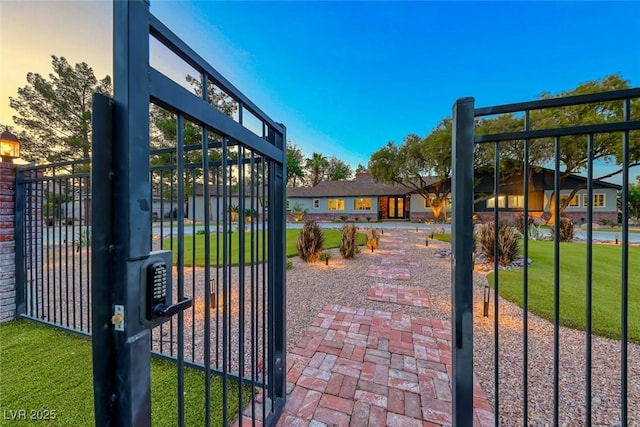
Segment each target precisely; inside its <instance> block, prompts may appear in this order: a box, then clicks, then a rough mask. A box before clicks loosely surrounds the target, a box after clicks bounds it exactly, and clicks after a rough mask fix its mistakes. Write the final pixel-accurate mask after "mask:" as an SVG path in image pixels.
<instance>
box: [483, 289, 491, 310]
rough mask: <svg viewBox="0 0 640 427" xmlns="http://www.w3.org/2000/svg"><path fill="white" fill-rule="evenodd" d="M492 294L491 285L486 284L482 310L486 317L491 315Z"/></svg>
mask: <svg viewBox="0 0 640 427" xmlns="http://www.w3.org/2000/svg"><path fill="white" fill-rule="evenodd" d="M490 295H491V288H490V287H489V285H484V307H483V311H482V315H483V316H484V317H489V297H490Z"/></svg>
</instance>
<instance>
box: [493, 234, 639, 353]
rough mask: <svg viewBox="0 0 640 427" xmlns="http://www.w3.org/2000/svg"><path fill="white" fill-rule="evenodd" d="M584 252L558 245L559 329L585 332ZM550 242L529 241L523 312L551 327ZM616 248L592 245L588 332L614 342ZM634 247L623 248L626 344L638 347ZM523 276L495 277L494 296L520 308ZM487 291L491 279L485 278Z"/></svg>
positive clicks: (504, 274)
mask: <svg viewBox="0 0 640 427" xmlns="http://www.w3.org/2000/svg"><path fill="white" fill-rule="evenodd" d="M586 250H587V245H584V244H580V243H561V244H560V324H562V325H565V326H568V327H571V328H576V329H581V330H584V329H585V325H586V309H585V307H586V301H585V299H586ZM553 254H554V249H553V242H549V241H530V242H529V258H531V259H532V260H533V263H532V264H531V265H530V266H529V310H530V311H531V312H533V313H535V314H537V315H539V316H541V317H543V318H545V319H547V320H550V321H553V287H554V285H553V284H554V280H553V277H554V265H553ZM621 258H622V248H621V246H614V245H593V276H592V277H593V279H592V280H593V292H592V294H593V311H592V313H593V331H594V333H595V334H598V335H602V336H606V337H609V338H613V339H620V334H621V324H622V322H621V317H620V316H621V295H622V293H621V292H622V291H621V288H620V283H621V267H620V265H621ZM637 260H640V247H638V246H631V247H629V261H630V262H629V276H628V277H629V298H628V301H629V311H628V313H629V324H628V325H629V329H628V331H629V340H630V341H632V342H636V343H640V316H638V313H640V279H639V278H640V262H637ZM522 276H523V270H521V269H517V270H507V271H501V272H500V274H499V280H500V281H499V289H500V295H502V296H503V297H504V298H506V299H508V300H510V301H513V302H515V303H517V304H519V305H520V306H522V296H523V292H522ZM487 279H488V281H489V284H491V285H492V286H493V280H494V279H493V274H490V275H489V276H488V278H487Z"/></svg>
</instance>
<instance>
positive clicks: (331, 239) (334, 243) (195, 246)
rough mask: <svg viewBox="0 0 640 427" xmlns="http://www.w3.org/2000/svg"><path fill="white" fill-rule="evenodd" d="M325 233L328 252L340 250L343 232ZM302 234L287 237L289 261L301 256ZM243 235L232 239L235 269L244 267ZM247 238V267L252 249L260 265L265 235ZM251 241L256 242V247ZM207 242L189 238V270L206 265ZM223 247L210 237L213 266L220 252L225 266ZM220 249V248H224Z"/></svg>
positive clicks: (290, 231)
mask: <svg viewBox="0 0 640 427" xmlns="http://www.w3.org/2000/svg"><path fill="white" fill-rule="evenodd" d="M323 232H324V248H325V249H331V248H337V247H338V246H339V245H340V235H341V231H340V230H332V229H325V230H323ZM299 233H300V230H295V229H288V230H287V236H286V256H287V257H293V256H296V255H298V246H297V245H298V234H299ZM240 235H241V233H240V232H237V231H236V232H234V233H231V234H230V235H229V236H231V239H230V243H231V249H230V250H229V252H228V254H227V256H230V263H231V264H232V265H238V264H240V256H239V254H240V250H239V249H240ZM244 237H245V239H244V245H245V247H244V257H245V263H249V262H250V261H251V252H252V248H253V254H254V258H257V259H255V261H256V262H260V261H261V260H262V246H263V244H265V245H266V240H265V236H264V233H263V232H262V231H260V232H257V233H254V234H253V235H252V234H250V233H246V234H245V235H244ZM251 239H253V244H252V241H251ZM366 239H367V237H366V236H365V235H364V234H362V233H358V244H359V245H364V244H365V243H366ZM204 242H205V237H204V235H202V234H197V235H195V236H193V235H190V236H185V238H184V265H186V266H192V265H194V264H195V265H197V266H204V265H205V262H204V259H205V256H204ZM222 244H223V242H222V239H221V240H220V242H218V236H217V235H216V234H212V235H211V236H210V245H211V256H210V259H211V263H212V265H216V263H217V262H216V259H217V256H218V251H219V256H220V260H219V263H220V264H222V262H223V259H222V258H223V254H224V251H223V249H222ZM175 245H176V243H175V241H174V254H173V262H174V263H176V262H177V249H176V246H175ZM218 246H220V248H219V247H218ZM194 254H195V256H194Z"/></svg>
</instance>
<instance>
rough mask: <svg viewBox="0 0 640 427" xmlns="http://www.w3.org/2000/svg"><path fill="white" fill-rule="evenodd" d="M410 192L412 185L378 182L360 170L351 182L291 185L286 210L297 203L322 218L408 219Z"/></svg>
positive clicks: (333, 219)
mask: <svg viewBox="0 0 640 427" xmlns="http://www.w3.org/2000/svg"><path fill="white" fill-rule="evenodd" d="M411 193H412V190H411V189H410V188H407V187H405V186H402V185H399V184H383V183H376V182H374V181H373V177H372V176H371V174H370V173H369V172H360V173H357V174H356V178H355V179H354V180H351V181H322V182H320V183H319V184H318V185H316V186H315V187H288V188H287V211H288V212H290V211H291V210H292V209H294V207H295V206H296V205H297V206H299V207H300V208H301V209H305V210H307V211H308V213H307V217H308V218H311V219H315V220H320V221H335V220H346V221H367V220H371V221H377V220H383V219H384V220H406V221H409V220H410V219H411V212H412V209H413V208H412V205H413V202H412V194H411ZM413 197H415V196H413ZM418 197H419V196H418Z"/></svg>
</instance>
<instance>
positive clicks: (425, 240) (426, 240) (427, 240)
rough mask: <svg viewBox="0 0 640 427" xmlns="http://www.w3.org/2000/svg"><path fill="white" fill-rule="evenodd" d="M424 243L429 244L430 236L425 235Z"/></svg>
mask: <svg viewBox="0 0 640 427" xmlns="http://www.w3.org/2000/svg"><path fill="white" fill-rule="evenodd" d="M424 245H425V246H429V238H428V237H425V239H424Z"/></svg>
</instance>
